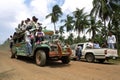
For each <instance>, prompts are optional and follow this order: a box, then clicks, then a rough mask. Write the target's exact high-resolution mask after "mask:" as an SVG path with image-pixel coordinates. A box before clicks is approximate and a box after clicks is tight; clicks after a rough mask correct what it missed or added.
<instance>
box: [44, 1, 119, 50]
mask: <svg viewBox="0 0 120 80" xmlns="http://www.w3.org/2000/svg"><path fill="white" fill-rule="evenodd" d="M92 4H93V8H92V10H91V12H90V13H87V12H84V8H82V9H79V8H76V10H75V11H73V12H72V13H69V14H67V15H66V18H65V19H63V18H62V14H63V12H62V10H61V8H60V6H59V5H55V6H53V8H52V12H51V13H50V14H48V15H47V16H46V18H48V17H50V18H51V23H53V24H54V30H55V32H57V33H58V32H59V33H60V34H61V36H60V39H61V40H62V41H63V42H65V43H68V44H74V43H78V42H86V41H88V40H89V39H92V40H93V41H94V40H96V41H98V42H99V43H100V45H102V44H103V43H104V42H106V39H107V36H108V32H109V31H112V32H113V34H114V35H115V36H116V39H117V43H116V48H117V50H118V51H119V49H120V34H119V33H120V1H119V0H93V3H92ZM61 18H62V19H61ZM58 22H59V23H60V24H61V26H59V27H58V26H57V23H58ZM56 27H58V28H59V29H58V30H57V28H56ZM65 32H67V33H68V34H69V35H68V37H67V38H65V36H64V34H65ZM73 32H74V33H73ZM87 33H89V36H91V37H90V38H89V39H88V38H87V37H86V35H87ZM82 34H83V36H81V35H82ZM74 36H77V37H74ZM119 52H120V51H119Z"/></svg>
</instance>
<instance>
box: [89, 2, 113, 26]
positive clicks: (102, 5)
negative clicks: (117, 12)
mask: <svg viewBox="0 0 120 80" xmlns="http://www.w3.org/2000/svg"><path fill="white" fill-rule="evenodd" d="M108 2H109V0H93V9H92V10H91V13H90V15H92V16H95V17H97V16H98V17H100V18H101V19H102V20H103V21H104V26H106V21H107V20H109V18H110V17H111V15H112V14H111V13H112V10H111V8H110V7H109V4H108Z"/></svg>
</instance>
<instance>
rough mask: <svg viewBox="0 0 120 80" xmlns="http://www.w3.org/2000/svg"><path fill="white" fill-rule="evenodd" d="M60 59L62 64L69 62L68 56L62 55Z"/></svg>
mask: <svg viewBox="0 0 120 80" xmlns="http://www.w3.org/2000/svg"><path fill="white" fill-rule="evenodd" d="M61 60H62V63H63V64H68V63H69V62H70V58H69V57H68V56H63V57H62V58H61Z"/></svg>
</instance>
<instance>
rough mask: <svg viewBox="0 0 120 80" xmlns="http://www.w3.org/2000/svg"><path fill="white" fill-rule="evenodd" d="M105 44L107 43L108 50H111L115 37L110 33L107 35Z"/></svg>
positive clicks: (113, 46)
mask: <svg viewBox="0 0 120 80" xmlns="http://www.w3.org/2000/svg"><path fill="white" fill-rule="evenodd" d="M107 43H108V48H111V49H114V48H115V43H116V38H115V35H113V34H112V32H109V33H108V38H107Z"/></svg>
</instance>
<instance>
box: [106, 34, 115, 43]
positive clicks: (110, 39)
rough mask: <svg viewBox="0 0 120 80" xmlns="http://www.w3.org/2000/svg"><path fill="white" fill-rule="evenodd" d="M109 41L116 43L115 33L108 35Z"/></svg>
mask: <svg viewBox="0 0 120 80" xmlns="http://www.w3.org/2000/svg"><path fill="white" fill-rule="evenodd" d="M107 43H116V38H115V35H112V36H108V39H107Z"/></svg>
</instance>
